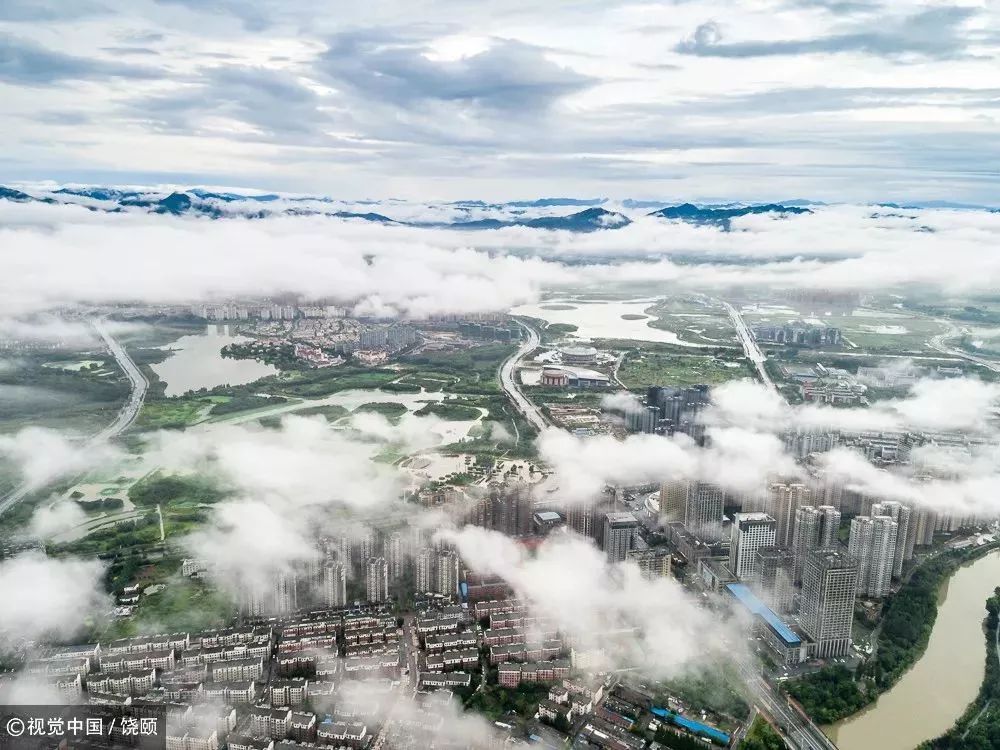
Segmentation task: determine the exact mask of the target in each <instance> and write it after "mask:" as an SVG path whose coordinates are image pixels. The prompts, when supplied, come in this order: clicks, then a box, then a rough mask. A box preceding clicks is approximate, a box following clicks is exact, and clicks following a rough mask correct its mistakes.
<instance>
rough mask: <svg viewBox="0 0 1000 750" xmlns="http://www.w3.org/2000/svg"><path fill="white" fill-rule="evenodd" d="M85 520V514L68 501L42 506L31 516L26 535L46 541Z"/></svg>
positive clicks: (77, 506)
mask: <svg viewBox="0 0 1000 750" xmlns="http://www.w3.org/2000/svg"><path fill="white" fill-rule="evenodd" d="M86 520H87V514H86V513H84V512H83V510H82V509H81V508H80V506H79V505H77V504H76V503H74V502H71V501H69V500H66V501H62V502H56V503H53V504H52V505H42V506H40V507H39V508H38V510H36V511H35V513H34V515H32V516H31V522H30V523H29V525H28V533H29V534H30V535H31V536H33V537H35V538H36V539H48V538H50V537H53V536H55V535H57V534H61V533H62V532H64V531H68V530H69V529H72V528H74V527H75V526H79V525H80V524H82V523H84V522H85V521H86Z"/></svg>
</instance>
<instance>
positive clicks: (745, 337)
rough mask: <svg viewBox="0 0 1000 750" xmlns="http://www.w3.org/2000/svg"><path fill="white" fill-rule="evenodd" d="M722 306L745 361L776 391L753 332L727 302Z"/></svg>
mask: <svg viewBox="0 0 1000 750" xmlns="http://www.w3.org/2000/svg"><path fill="white" fill-rule="evenodd" d="M722 305H723V307H725V308H726V312H728V313H729V319H730V320H732V321H733V327H734V328H735V329H736V335H737V336H739V339H740V343H741V344H743V351H744V353H745V354H746V355H747V359H749V360H750V361H751V362H753V366H754V367H755V368H757V374H758V375H760V379H761V382H763V383H764V385H766V386H767V387H768V388H770V389H771V390H772V391H777V390H778V389H777V387H776V386H775V385H774V381H772V380H771V376H770V375H768V374H767V368H766V367H765V366H764V363H765V362H766V361H767V357H765V356H764V352H762V351H761V350H760V347H759V346H757V341H756V339H754V337H753V332H752V331H751V330H750V328H749V327H748V326H747V323H746V321H745V320H743V316H742V315H740V312H739V310H737V309H736V308H735V307H733V306H732V305H731V304H729V303H728V302H725V301H723V302H722Z"/></svg>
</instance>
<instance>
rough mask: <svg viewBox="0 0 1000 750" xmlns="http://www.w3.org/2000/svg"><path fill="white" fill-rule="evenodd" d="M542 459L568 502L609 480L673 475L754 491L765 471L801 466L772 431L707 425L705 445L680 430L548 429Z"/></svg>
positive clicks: (793, 471)
mask: <svg viewBox="0 0 1000 750" xmlns="http://www.w3.org/2000/svg"><path fill="white" fill-rule="evenodd" d="M538 450H539V455H540V456H541V458H542V460H543V461H545V463H546V464H547V465H548V466H549V467H550V468H551V469H552V473H553V480H552V481H553V482H556V483H558V487H559V496H560V497H561V498H563V500H564V501H565V502H567V503H574V502H580V501H583V500H587V499H591V498H594V497H597V496H598V494H599V493H600V492H601V491H602V490H603V489H604V487H605V486H607V485H637V484H648V483H654V482H656V483H658V482H665V481H670V480H675V479H689V480H699V481H704V482H713V483H716V484H718V485H720V486H721V487H723V488H724V489H726V490H730V491H732V492H753V491H755V490H759V489H761V488H762V487H764V486H765V485H766V483H767V481H768V479H769V477H771V476H773V475H775V474H780V475H785V476H795V475H797V474H798V473H799V469H798V468H797V467H796V466H795V462H794V461H793V460H792V459H791V457H789V456H788V455H786V454H785V451H784V448H783V445H782V442H781V441H780V440H779V439H778V438H777V437H776V436H775V435H774V434H773V433H771V432H766V431H759V430H754V429H747V428H743V427H736V426H733V427H711V428H709V430H708V440H707V444H706V447H704V448H702V447H699V446H698V445H697V444H696V443H695V442H694V441H693V440H692V439H691V438H689V437H688V436H687V435H684V434H682V433H677V434H675V435H673V436H670V437H666V436H662V435H645V434H635V435H629V436H628V437H626V438H625V439H624V440H619V439H616V438H613V437H611V436H609V435H598V436H595V437H587V438H583V437H576V436H574V435H571V434H569V433H567V432H565V431H563V430H555V429H549V430H546V431H544V432H543V433H542V434H541V435H540V436H539V438H538Z"/></svg>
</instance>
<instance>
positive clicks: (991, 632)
mask: <svg viewBox="0 0 1000 750" xmlns="http://www.w3.org/2000/svg"><path fill="white" fill-rule="evenodd" d="M986 613H987V614H986V628H985V630H986V675H985V676H984V677H983V684H982V687H980V689H979V695H978V696H976V700H975V702H974V703H972V704H970V705H969V707H968V708H967V709H966V711H965V713H964V714H962V716H961V718H959V720H958V721H956V722H955V726H954V727H952V729H951V730H950V731H949V732H948V733H947V734H945V735H942V736H941V737H938V738H937V739H935V740H931V741H930V742H925V743H924V744H923V745H921V746H920V748H921V750H979V749H980V748H995V747H1000V586H998V587H997V588H996V589H994V594H993V596H991V597H990V598H989V599H987V600H986Z"/></svg>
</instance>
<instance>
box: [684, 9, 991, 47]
mask: <svg viewBox="0 0 1000 750" xmlns="http://www.w3.org/2000/svg"><path fill="white" fill-rule="evenodd" d="M976 14H977V11H976V10H975V9H973V8H963V7H958V6H949V7H941V8H929V9H927V10H923V11H921V12H918V13H915V14H913V15H911V16H906V17H904V18H892V17H887V18H882V19H873V20H872V21H871V22H870V23H866V24H864V25H859V26H857V27H855V28H852V29H850V30H847V31H843V32H840V33H833V34H829V35H826V36H819V37H814V38H811V39H795V40H787V39H786V40H776V41H750V42H726V41H725V38H724V35H723V33H722V27H721V26H720V25H719V24H718V23H716V22H715V21H708V22H706V23H703V24H701V25H700V26H698V27H697V28H696V29H695V31H694V33H693V34H692V35H691V36H690V37H689V38H687V39H685V40H684V41H682V42H680V43H679V44H677V45H676V47H675V48H674V49H675V50H676V51H677V52H680V53H681V54H685V55H698V56H702V57H723V58H749V57H772V56H779V55H780V56H795V55H804V54H836V53H844V52H849V53H862V54H867V55H875V56H878V57H890V58H898V57H904V56H908V55H913V56H918V57H923V58H932V59H949V58H954V57H959V56H962V55H964V54H965V53H966V50H967V47H968V44H969V42H968V38H967V36H966V34H965V31H964V29H963V26H964V25H965V22H966V21H968V20H970V19H971V18H973V17H974V16H975V15H976Z"/></svg>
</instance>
